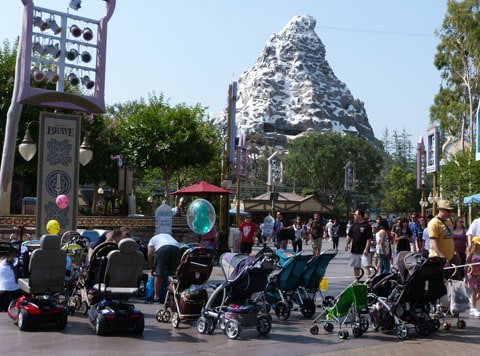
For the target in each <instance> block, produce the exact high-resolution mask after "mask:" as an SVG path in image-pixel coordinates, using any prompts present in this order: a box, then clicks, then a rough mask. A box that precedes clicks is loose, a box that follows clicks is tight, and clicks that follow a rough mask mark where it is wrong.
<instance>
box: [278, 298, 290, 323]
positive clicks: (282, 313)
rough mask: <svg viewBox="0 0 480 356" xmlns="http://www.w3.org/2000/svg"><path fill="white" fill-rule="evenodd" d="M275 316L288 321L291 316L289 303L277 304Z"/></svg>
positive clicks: (281, 302)
mask: <svg viewBox="0 0 480 356" xmlns="http://www.w3.org/2000/svg"><path fill="white" fill-rule="evenodd" d="M275 314H276V315H277V318H278V319H279V320H282V321H284V320H287V319H288V318H289V316H290V307H289V306H288V303H286V302H283V301H279V302H277V304H275Z"/></svg>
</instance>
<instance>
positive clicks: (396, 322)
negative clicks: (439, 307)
mask: <svg viewBox="0 0 480 356" xmlns="http://www.w3.org/2000/svg"><path fill="white" fill-rule="evenodd" d="M444 263H445V260H444V259H442V258H439V257H429V258H426V259H425V258H424V257H422V255H420V254H414V253H411V252H408V251H402V252H400V253H399V254H398V256H397V271H396V273H392V274H390V275H385V276H379V277H378V279H377V280H375V281H373V282H372V283H371V288H370V293H369V301H370V303H369V314H370V318H371V320H372V323H373V325H374V327H375V329H377V330H378V329H379V328H380V327H381V328H384V329H388V328H391V327H395V334H396V335H397V337H398V338H399V339H402V340H403V339H406V338H407V336H408V325H409V324H410V325H413V327H414V328H415V330H416V331H417V333H419V334H420V335H422V336H428V335H430V334H431V333H432V332H433V331H434V330H436V329H438V327H439V326H440V323H439V321H438V319H432V318H431V317H430V311H431V310H432V309H434V308H435V303H436V301H437V299H439V298H440V297H442V296H443V295H445V294H446V293H447V289H446V287H445V284H444V278H443V266H444Z"/></svg>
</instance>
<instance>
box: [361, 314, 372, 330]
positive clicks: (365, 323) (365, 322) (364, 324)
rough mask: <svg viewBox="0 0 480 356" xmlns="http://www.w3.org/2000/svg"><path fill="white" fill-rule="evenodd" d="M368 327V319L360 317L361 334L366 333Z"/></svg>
mask: <svg viewBox="0 0 480 356" xmlns="http://www.w3.org/2000/svg"><path fill="white" fill-rule="evenodd" d="M369 326H370V323H369V322H368V319H367V318H366V317H364V316H361V317H360V329H362V332H366V331H367V330H368V327H369Z"/></svg>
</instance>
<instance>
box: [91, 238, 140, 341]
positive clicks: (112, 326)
mask: <svg viewBox="0 0 480 356" xmlns="http://www.w3.org/2000/svg"><path fill="white" fill-rule="evenodd" d="M105 261H106V266H105V273H104V275H103V277H102V278H100V279H99V280H98V283H97V284H95V286H94V289H95V290H97V291H98V292H99V293H100V295H101V297H102V300H101V301H100V302H99V303H97V304H94V305H92V307H91V309H90V313H89V319H90V321H91V323H92V324H93V326H94V329H95V333H96V334H97V335H106V334H107V333H108V332H112V331H115V330H117V329H120V328H124V329H130V330H133V332H134V333H135V334H137V335H141V334H142V333H143V330H144V327H145V319H144V315H143V313H142V312H141V311H139V310H137V309H135V306H134V305H133V304H131V303H128V299H129V297H131V296H133V295H136V294H137V293H138V291H139V288H140V281H141V277H142V271H143V266H144V257H143V254H142V253H141V252H139V251H137V243H136V242H135V240H133V239H131V238H125V239H123V240H121V241H120V242H119V244H118V250H113V251H111V252H109V253H108V255H107V257H106V259H105Z"/></svg>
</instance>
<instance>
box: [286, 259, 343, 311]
mask: <svg viewBox="0 0 480 356" xmlns="http://www.w3.org/2000/svg"><path fill="white" fill-rule="evenodd" d="M335 256H336V253H335V252H334V251H333V250H327V251H322V253H321V254H320V255H319V256H314V257H313V258H312V259H311V260H310V261H308V262H307V265H306V266H305V270H304V271H303V274H302V278H301V281H300V283H301V284H300V287H299V288H298V289H297V292H296V295H295V297H296V298H297V299H295V297H294V302H295V303H297V304H298V305H299V306H300V312H301V313H302V314H303V315H304V316H305V317H307V318H309V317H311V316H312V315H314V314H315V310H316V304H317V302H316V296H317V292H318V293H320V297H321V299H322V305H330V304H331V303H332V302H333V300H334V298H333V297H332V296H326V297H325V296H324V295H323V293H322V290H321V289H320V282H321V281H322V280H323V279H324V278H326V277H325V273H326V271H327V267H328V264H329V263H330V261H331V260H332V258H334V257H335Z"/></svg>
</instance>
